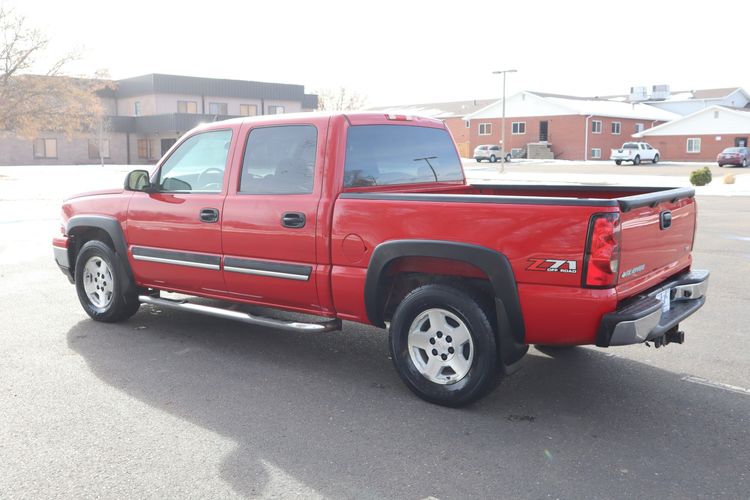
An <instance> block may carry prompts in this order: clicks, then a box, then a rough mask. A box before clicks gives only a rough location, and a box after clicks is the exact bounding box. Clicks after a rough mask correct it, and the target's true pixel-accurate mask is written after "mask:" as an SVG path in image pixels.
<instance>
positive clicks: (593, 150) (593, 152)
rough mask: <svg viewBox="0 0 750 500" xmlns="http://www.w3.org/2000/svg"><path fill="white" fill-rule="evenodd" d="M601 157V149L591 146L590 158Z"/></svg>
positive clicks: (599, 158)
mask: <svg viewBox="0 0 750 500" xmlns="http://www.w3.org/2000/svg"><path fill="white" fill-rule="evenodd" d="M601 158H602V150H601V148H591V159H592V160H601Z"/></svg>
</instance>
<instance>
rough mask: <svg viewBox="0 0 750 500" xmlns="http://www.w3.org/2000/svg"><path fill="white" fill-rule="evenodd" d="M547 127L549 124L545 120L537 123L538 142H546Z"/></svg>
mask: <svg viewBox="0 0 750 500" xmlns="http://www.w3.org/2000/svg"><path fill="white" fill-rule="evenodd" d="M548 127H549V123H548V122H547V121H546V120H545V121H541V122H539V142H547V137H548V134H547V129H548Z"/></svg>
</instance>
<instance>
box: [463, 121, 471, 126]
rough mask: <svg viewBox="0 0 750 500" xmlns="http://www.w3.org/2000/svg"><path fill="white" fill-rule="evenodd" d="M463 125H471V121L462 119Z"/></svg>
mask: <svg viewBox="0 0 750 500" xmlns="http://www.w3.org/2000/svg"><path fill="white" fill-rule="evenodd" d="M464 125H466V128H469V127H471V122H470V121H469V120H466V121H464Z"/></svg>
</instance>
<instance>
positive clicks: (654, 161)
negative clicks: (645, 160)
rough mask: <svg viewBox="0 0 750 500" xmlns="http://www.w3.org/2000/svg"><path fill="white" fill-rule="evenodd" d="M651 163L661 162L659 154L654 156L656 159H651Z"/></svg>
mask: <svg viewBox="0 0 750 500" xmlns="http://www.w3.org/2000/svg"><path fill="white" fill-rule="evenodd" d="M651 163H659V155H656V156H654V159H653V160H651Z"/></svg>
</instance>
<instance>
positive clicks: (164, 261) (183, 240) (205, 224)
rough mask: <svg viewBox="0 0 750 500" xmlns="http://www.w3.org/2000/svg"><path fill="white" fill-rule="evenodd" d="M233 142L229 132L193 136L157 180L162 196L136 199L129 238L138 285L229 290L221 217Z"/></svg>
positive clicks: (138, 195)
mask: <svg viewBox="0 0 750 500" xmlns="http://www.w3.org/2000/svg"><path fill="white" fill-rule="evenodd" d="M232 140H233V131H232V129H231V128H226V129H221V130H209V131H202V132H198V133H195V134H193V135H192V136H190V137H188V138H187V139H185V140H184V141H183V142H182V143H181V144H180V145H179V146H178V147H177V149H175V150H174V151H173V152H172V154H171V155H170V157H169V158H167V159H166V160H165V161H164V162H163V163H162V165H161V167H160V168H159V169H158V171H157V172H156V173H155V174H154V178H153V179H152V182H154V183H156V184H157V185H158V189H159V190H158V192H154V193H144V192H135V193H133V196H132V198H131V200H130V204H129V206H128V216H127V229H126V232H127V234H126V236H127V241H128V245H129V247H128V253H129V258H130V265H131V268H132V269H133V272H134V274H135V276H136V279H137V280H138V281H139V282H140V283H143V284H146V285H151V286H154V287H158V288H167V289H172V290H177V291H184V292H188V293H189V292H199V293H203V294H206V293H209V294H210V293H217V292H221V291H223V290H224V289H225V286H224V279H223V277H222V273H221V267H220V264H221V262H220V261H221V253H222V251H221V211H222V206H223V203H224V198H225V196H226V188H227V179H226V177H227V176H225V175H224V173H225V171H226V170H227V165H228V164H229V162H230V161H231V158H230V156H229V152H230V151H231V150H232V149H231V145H232Z"/></svg>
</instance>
